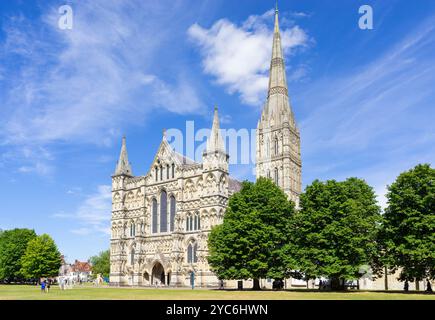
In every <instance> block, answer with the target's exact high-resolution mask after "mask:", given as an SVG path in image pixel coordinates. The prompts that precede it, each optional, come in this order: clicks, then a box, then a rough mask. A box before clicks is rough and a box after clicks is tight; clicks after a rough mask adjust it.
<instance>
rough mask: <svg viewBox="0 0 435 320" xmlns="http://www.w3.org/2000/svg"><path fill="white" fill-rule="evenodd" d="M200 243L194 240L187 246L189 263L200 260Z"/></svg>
mask: <svg viewBox="0 0 435 320" xmlns="http://www.w3.org/2000/svg"><path fill="white" fill-rule="evenodd" d="M197 251H198V244H197V243H196V242H195V241H192V242H190V243H189V245H188V246H187V263H196V262H198V253H197Z"/></svg>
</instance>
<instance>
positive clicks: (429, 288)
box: [426, 280, 433, 293]
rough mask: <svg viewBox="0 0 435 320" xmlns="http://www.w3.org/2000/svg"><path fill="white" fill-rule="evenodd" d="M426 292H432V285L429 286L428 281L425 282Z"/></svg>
mask: <svg viewBox="0 0 435 320" xmlns="http://www.w3.org/2000/svg"><path fill="white" fill-rule="evenodd" d="M426 292H430V293H432V292H433V291H432V285H431V284H430V281H429V280H427V283H426Z"/></svg>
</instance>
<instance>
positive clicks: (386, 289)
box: [384, 267, 388, 291]
mask: <svg viewBox="0 0 435 320" xmlns="http://www.w3.org/2000/svg"><path fill="white" fill-rule="evenodd" d="M384 273H385V278H384V282H385V291H388V269H387V267H385V269H384Z"/></svg>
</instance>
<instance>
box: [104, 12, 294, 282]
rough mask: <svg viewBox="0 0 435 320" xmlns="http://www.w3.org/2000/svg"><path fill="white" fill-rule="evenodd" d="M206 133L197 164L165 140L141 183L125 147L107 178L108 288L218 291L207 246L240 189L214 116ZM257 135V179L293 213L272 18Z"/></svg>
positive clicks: (290, 131) (289, 131)
mask: <svg viewBox="0 0 435 320" xmlns="http://www.w3.org/2000/svg"><path fill="white" fill-rule="evenodd" d="M211 127H212V129H211V134H210V137H209V138H208V140H207V146H206V149H205V151H204V153H203V155H202V162H201V163H197V162H195V161H193V160H191V159H189V158H187V157H185V156H183V155H182V154H179V153H177V152H176V151H174V150H173V148H172V147H171V146H170V145H169V143H168V142H167V140H166V135H165V133H163V137H162V141H161V143H160V146H159V148H158V150H157V153H156V155H155V157H154V160H153V162H152V164H151V166H150V168H149V170H148V172H147V174H146V175H143V176H135V175H134V174H133V171H132V168H131V165H130V163H129V161H128V154H127V146H126V140H125V137H124V138H123V139H122V147H121V153H120V156H119V160H118V163H117V165H116V169H115V172H114V174H113V176H112V225H111V245H110V283H111V285H122V286H155V285H157V286H190V285H191V281H192V278H193V280H194V282H195V286H200V287H217V286H218V285H219V280H218V279H217V277H216V276H215V275H214V273H213V272H212V271H211V270H210V267H209V265H208V263H207V255H208V248H207V238H208V234H209V233H210V231H211V228H212V227H213V226H214V225H217V224H220V223H222V221H223V217H224V214H225V209H226V206H227V203H228V198H229V197H230V196H231V195H232V194H233V193H235V192H237V191H239V190H240V188H241V183H240V182H239V181H237V180H236V179H234V178H232V177H231V176H230V173H229V169H228V159H229V156H228V154H227V152H226V150H225V144H224V141H223V139H222V136H221V134H220V131H219V129H220V125H219V115H218V110H217V109H216V108H215V110H214V116H213V121H212V125H211ZM256 135H257V136H256V138H257V142H256V175H257V177H259V176H263V177H269V178H270V179H272V180H273V181H274V182H275V183H276V184H277V185H278V186H279V187H280V188H281V189H282V190H283V191H284V192H285V193H286V194H287V195H288V197H289V199H290V200H292V201H294V202H295V203H296V205H298V203H299V194H300V192H301V184H302V182H301V167H302V164H301V153H300V135H299V129H298V127H297V125H296V121H295V118H294V115H293V112H292V109H291V105H290V102H289V97H288V88H287V81H286V74H285V64H284V58H283V52H282V47H281V36H280V31H279V23H278V11H277V10H276V13H275V26H274V34H273V45H272V57H271V62H270V73H269V87H268V93H267V97H266V101H265V104H264V107H263V111H262V113H261V117H260V119H259V121H258V125H257V131H256ZM235 285H236V283H235V281H228V282H227V283H226V287H231V286H235Z"/></svg>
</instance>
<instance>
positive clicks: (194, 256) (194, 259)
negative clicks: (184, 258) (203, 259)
mask: <svg viewBox="0 0 435 320" xmlns="http://www.w3.org/2000/svg"><path fill="white" fill-rule="evenodd" d="M197 251H198V244H197V243H196V242H195V244H194V245H193V262H194V263H196V262H198V254H197Z"/></svg>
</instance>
